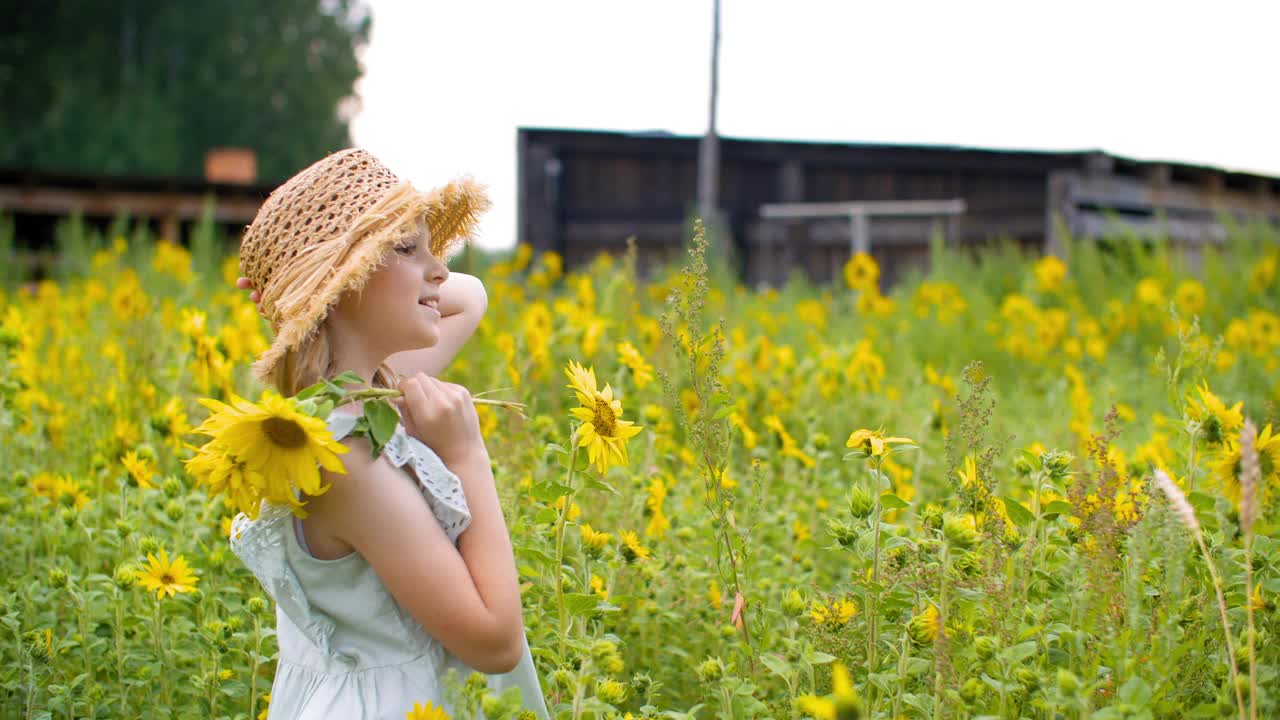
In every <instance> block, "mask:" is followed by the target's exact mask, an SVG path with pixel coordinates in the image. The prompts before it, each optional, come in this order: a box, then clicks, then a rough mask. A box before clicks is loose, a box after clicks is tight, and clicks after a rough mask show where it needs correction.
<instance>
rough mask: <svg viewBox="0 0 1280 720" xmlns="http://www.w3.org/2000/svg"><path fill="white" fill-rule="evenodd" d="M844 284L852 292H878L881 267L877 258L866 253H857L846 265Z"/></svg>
mask: <svg viewBox="0 0 1280 720" xmlns="http://www.w3.org/2000/svg"><path fill="white" fill-rule="evenodd" d="M843 270H844V282H845V285H848V286H849V289H850V290H862V291H864V292H865V291H870V290H873V289H874V290H878V289H879V283H880V266H879V265H877V264H876V261H875V258H873V257H871V256H870V255H868V254H866V253H861V252H860V253H857V254H855V255H854V256H853V257H851V258H849V261H848V262H846V263H845V264H844V269H843Z"/></svg>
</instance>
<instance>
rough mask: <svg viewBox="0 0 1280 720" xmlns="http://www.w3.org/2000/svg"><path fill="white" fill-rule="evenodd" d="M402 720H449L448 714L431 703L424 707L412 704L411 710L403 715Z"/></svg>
mask: <svg viewBox="0 0 1280 720" xmlns="http://www.w3.org/2000/svg"><path fill="white" fill-rule="evenodd" d="M404 720H449V713H447V712H445V711H444V708H442V707H439V706H437V705H434V704H433V703H431V701H427V704H426V705H420V704H418V703H414V704H413V709H412V710H410V711H409V712H407V713H405V714H404Z"/></svg>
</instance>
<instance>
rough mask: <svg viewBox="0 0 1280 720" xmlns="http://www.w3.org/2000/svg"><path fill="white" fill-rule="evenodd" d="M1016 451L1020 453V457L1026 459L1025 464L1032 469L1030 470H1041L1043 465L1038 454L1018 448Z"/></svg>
mask: <svg viewBox="0 0 1280 720" xmlns="http://www.w3.org/2000/svg"><path fill="white" fill-rule="evenodd" d="M1018 453H1019V454H1021V455H1022V459H1023V460H1026V461H1027V464H1028V465H1030V466H1031V469H1032V470H1041V469H1043V467H1044V466H1043V465H1041V464H1040V456H1039V455H1036V454H1035V453H1033V452H1031V451H1030V450H1019V451H1018Z"/></svg>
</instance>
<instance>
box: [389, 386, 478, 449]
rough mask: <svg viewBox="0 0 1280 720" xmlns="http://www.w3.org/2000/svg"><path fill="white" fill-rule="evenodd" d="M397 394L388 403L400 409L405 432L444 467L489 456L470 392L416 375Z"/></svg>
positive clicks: (463, 388) (461, 387)
mask: <svg viewBox="0 0 1280 720" xmlns="http://www.w3.org/2000/svg"><path fill="white" fill-rule="evenodd" d="M400 392H402V393H404V395H403V396H401V397H397V398H392V399H391V402H392V403H393V404H394V405H395V406H396V407H397V408H398V409H399V410H400V418H401V422H403V423H404V429H405V432H407V433H409V435H410V436H412V437H414V438H417V439H418V440H419V441H420V442H422V444H424V445H426V446H427V447H429V448H431V449H432V450H434V451H435V453H436V455H439V456H440V459H441V460H443V461H444V463H445V465H450V464H451V463H454V462H457V461H460V460H463V459H466V458H470V457H473V456H475V455H477V454H487V453H488V451H487V449H486V448H485V446H484V438H483V436H481V434H480V418H479V416H478V415H477V414H476V406H475V401H474V399H472V397H471V391H470V390H468V389H467V388H465V387H463V386H462V385H458V384H456V383H451V382H445V381H444V380H438V379H436V378H433V377H431V376H430V375H427V374H426V373H423V372H418V373H415V374H413V375H411V376H410V377H407V378H404V379H403V380H401V381H400Z"/></svg>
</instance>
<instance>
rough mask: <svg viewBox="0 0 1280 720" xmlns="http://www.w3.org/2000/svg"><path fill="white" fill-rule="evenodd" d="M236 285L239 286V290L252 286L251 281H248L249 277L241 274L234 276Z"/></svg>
mask: <svg viewBox="0 0 1280 720" xmlns="http://www.w3.org/2000/svg"><path fill="white" fill-rule="evenodd" d="M236 287H238V288H240V289H241V290H248V289H249V288H251V287H253V283H252V282H250V280H249V278H247V277H244V276H241V277H238V278H236Z"/></svg>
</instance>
